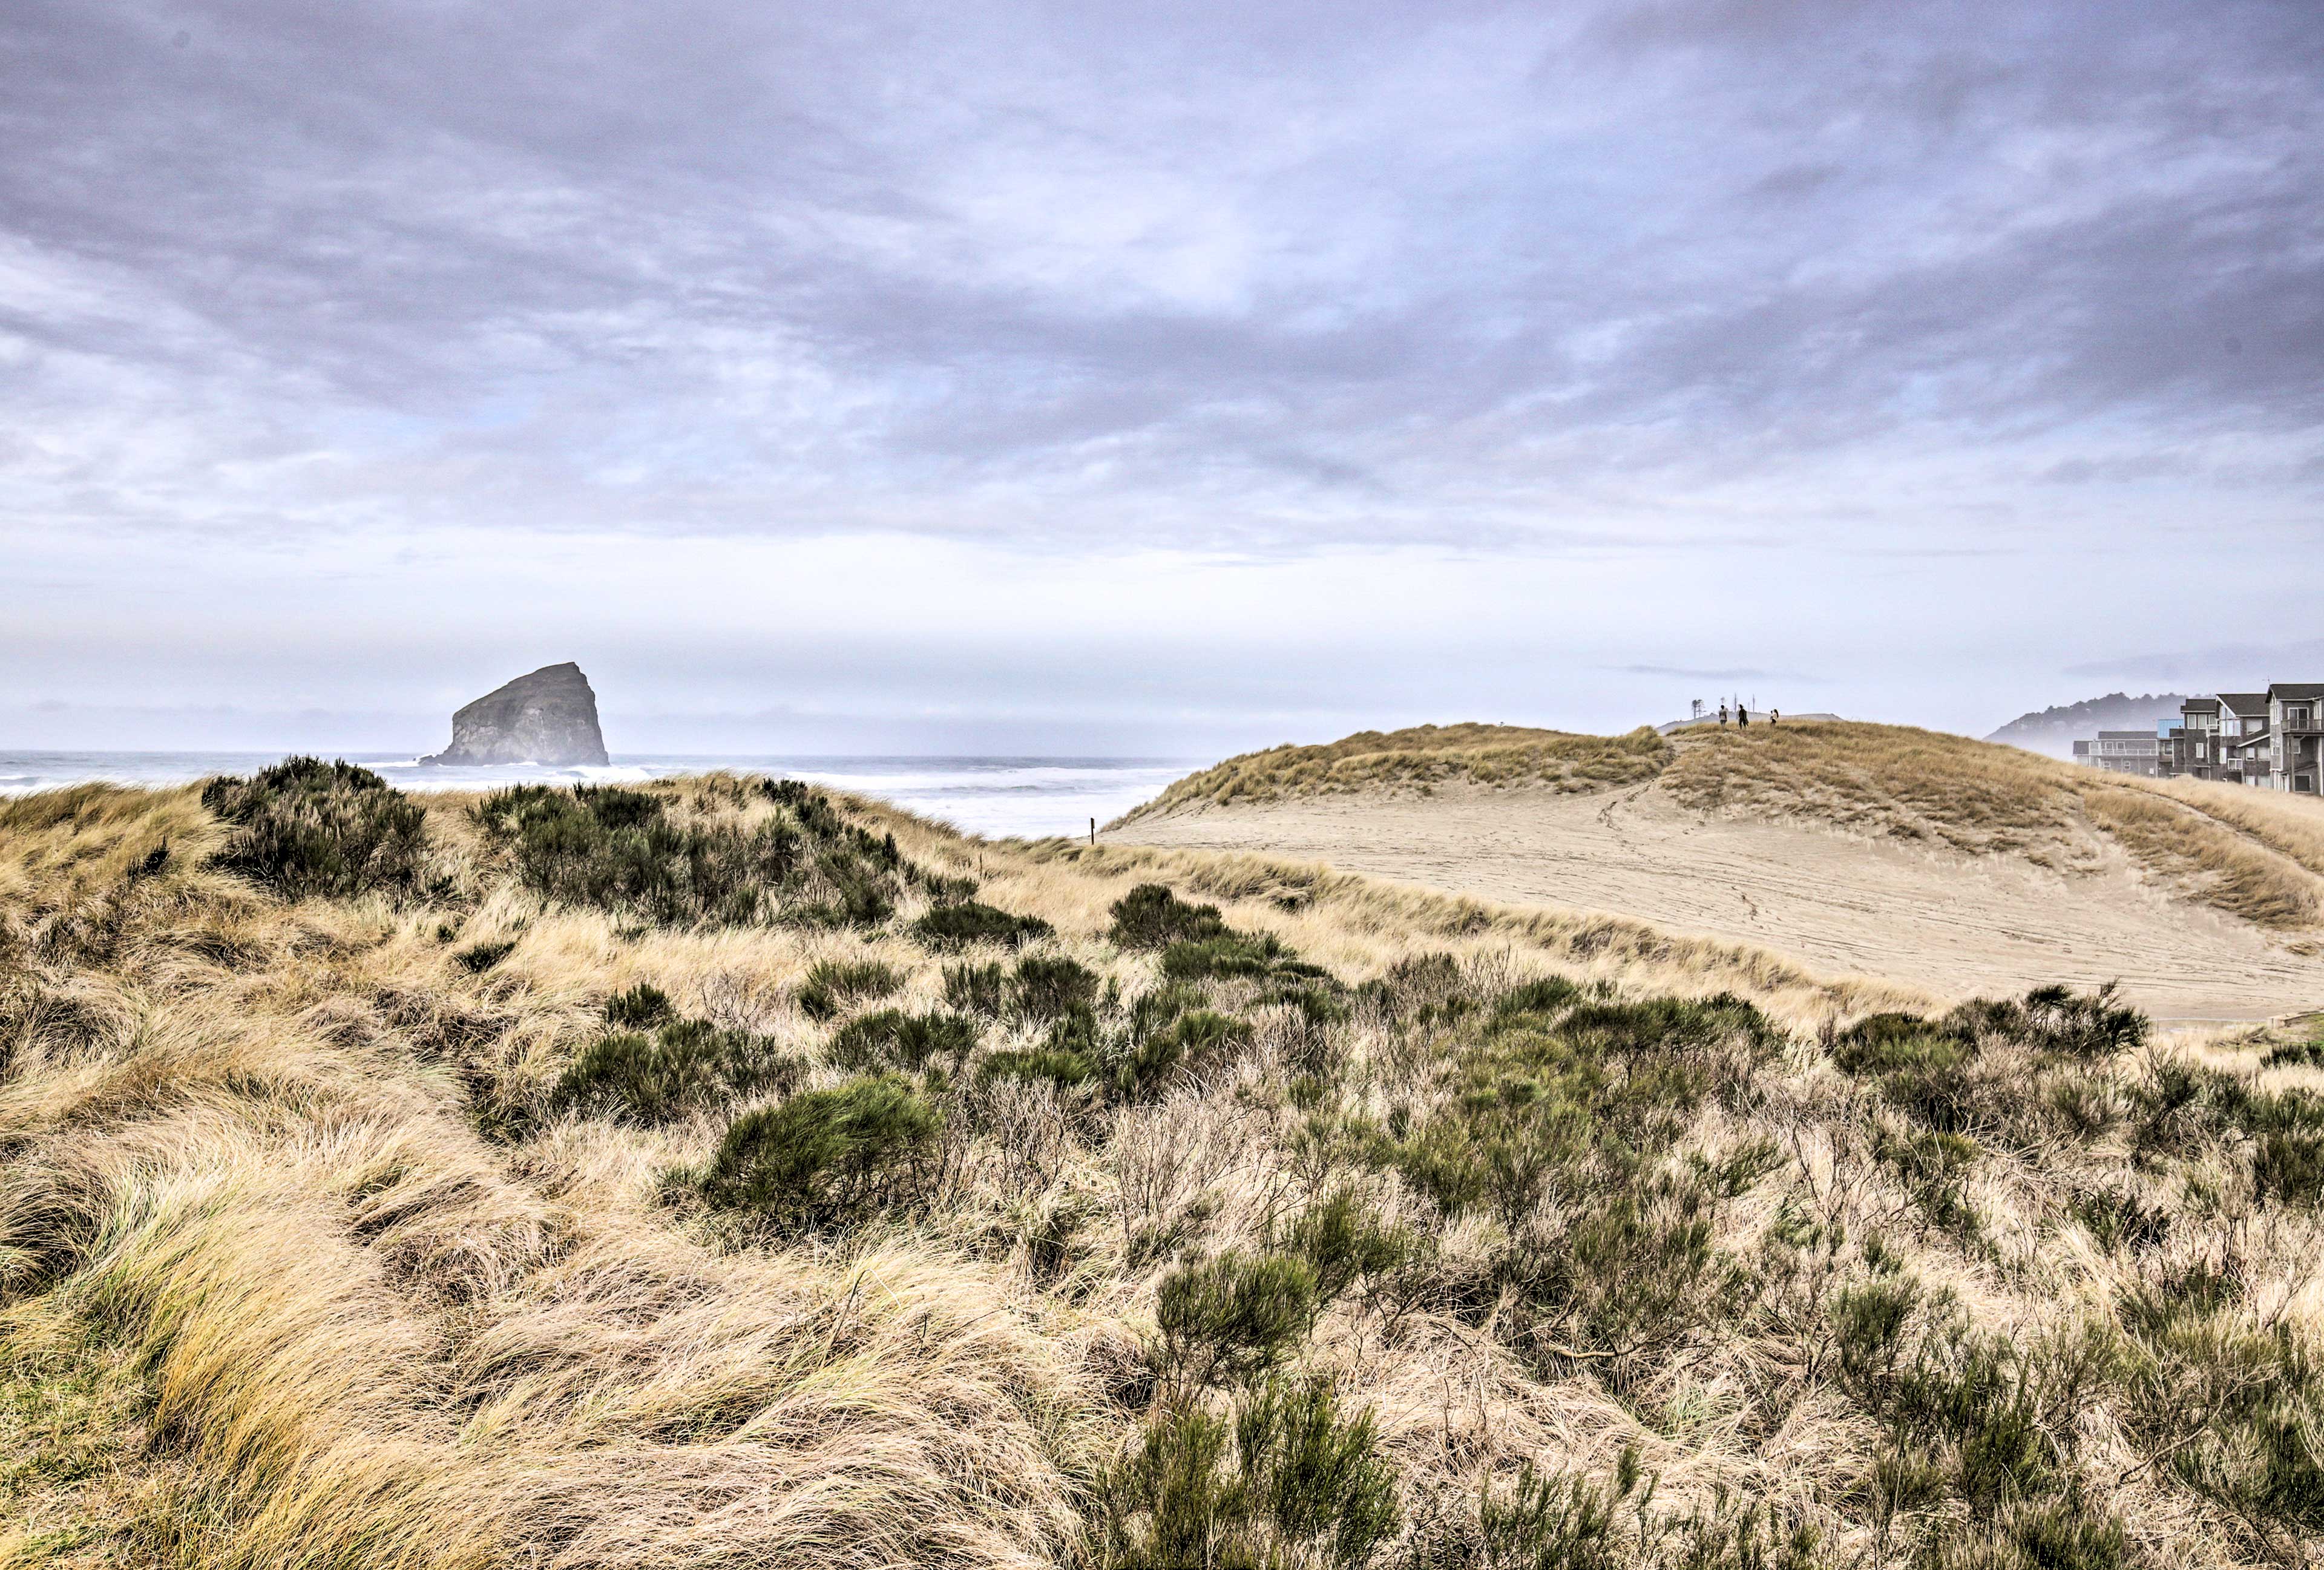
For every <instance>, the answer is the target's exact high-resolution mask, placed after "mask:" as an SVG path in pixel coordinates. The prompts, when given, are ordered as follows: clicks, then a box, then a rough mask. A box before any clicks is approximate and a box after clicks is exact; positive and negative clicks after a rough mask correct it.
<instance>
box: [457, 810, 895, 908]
mask: <svg viewBox="0 0 2324 1570" xmlns="http://www.w3.org/2000/svg"><path fill="white" fill-rule="evenodd" d="M764 794H765V797H766V799H769V800H770V801H774V802H776V803H778V804H779V807H780V808H781V810H779V811H778V812H777V813H775V814H774V815H773V816H770V817H762V818H760V819H759V820H757V821H756V822H755V823H742V822H734V821H724V820H718V819H705V818H688V819H685V820H679V819H677V818H673V817H671V815H670V812H669V802H670V801H674V800H676V798H670V799H669V800H667V801H666V799H665V797H664V796H663V795H660V794H656V793H653V792H650V791H645V790H628V789H625V788H622V787H618V786H593V785H576V786H575V787H573V788H572V789H570V790H557V789H554V788H552V787H550V786H546V785H519V786H514V787H512V788H510V789H508V790H499V791H495V792H493V794H492V795H490V796H488V797H486V798H485V799H484V801H483V802H482V803H481V804H480V805H479V806H478V807H477V808H476V809H475V816H476V820H477V822H478V824H479V825H480V827H482V828H483V829H484V834H485V837H486V839H487V841H488V842H489V843H490V844H491V845H493V846H494V847H495V848H496V849H497V850H499V851H500V852H502V853H503V854H506V855H507V856H508V857H509V859H510V862H511V864H512V866H513V867H514V869H515V871H516V873H517V875H518V877H519V878H520V879H521V881H522V882H524V884H525V885H526V886H527V887H529V888H530V889H532V890H534V891H537V892H539V893H540V894H541V895H543V896H544V897H546V898H549V899H551V900H558V901H559V902H561V903H564V904H569V905H581V906H589V907H594V908H596V909H599V910H616V911H622V912H624V913H629V914H634V915H637V916H641V917H643V918H644V919H648V920H650V921H654V922H657V923H659V924H662V925H682V924H687V923H694V922H703V923H708V924H712V925H718V926H746V925H751V924H753V923H763V922H770V921H775V920H782V921H788V922H794V923H797V924H798V925H802V926H816V927H843V926H846V927H859V928H860V927H872V926H877V925H878V924H880V923H881V922H882V921H884V920H886V919H888V917H889V916H890V914H891V913H892V912H893V911H894V909H895V900H896V897H897V895H898V893H899V891H900V889H901V887H902V885H903V884H904V883H906V882H927V874H926V873H922V872H921V871H920V869H918V868H917V867H915V866H913V865H911V864H909V863H908V862H906V861H905V860H904V858H903V857H902V856H901V855H900V854H898V852H897V850H896V844H895V839H894V836H875V835H872V834H871V833H870V832H868V831H867V830H865V829H862V828H861V827H857V826H856V825H854V824H852V823H850V822H848V821H847V820H846V818H845V817H844V816H843V815H842V813H841V812H840V811H839V809H838V808H835V807H834V806H833V805H832V803H831V802H830V800H829V799H827V798H825V797H824V796H822V795H820V794H819V793H817V792H815V791H811V790H807V789H805V788H804V787H798V786H796V782H793V781H783V782H779V783H776V782H769V783H767V784H766V786H765V787H764ZM696 805H697V806H700V805H702V804H701V803H700V802H699V801H697V803H696Z"/></svg>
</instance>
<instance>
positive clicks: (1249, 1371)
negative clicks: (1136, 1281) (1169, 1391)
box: [1154, 1251, 1317, 1384]
mask: <svg viewBox="0 0 2324 1570" xmlns="http://www.w3.org/2000/svg"><path fill="white" fill-rule="evenodd" d="M1316 1307H1317V1302H1316V1294H1315V1272H1314V1267H1312V1266H1310V1265H1309V1264H1308V1263H1307V1262H1306V1261H1305V1260H1300V1259H1294V1258H1291V1257H1289V1256H1286V1255H1283V1254H1248V1253H1243V1252H1241V1251H1228V1252H1226V1253H1223V1254H1221V1255H1219V1256H1218V1257H1217V1258H1215V1259H1209V1260H1202V1261H1196V1262H1194V1263H1193V1264H1189V1265H1182V1266H1180V1267H1179V1268H1178V1269H1176V1270H1173V1271H1171V1272H1170V1273H1169V1274H1168V1275H1167V1276H1165V1277H1163V1278H1162V1284H1161V1286H1160V1288H1157V1291H1156V1294H1155V1300H1154V1323H1155V1325H1156V1327H1157V1329H1159V1330H1160V1331H1161V1333H1162V1362H1163V1363H1164V1366H1165V1367H1166V1368H1167V1370H1168V1371H1169V1372H1170V1374H1171V1376H1172V1377H1173V1378H1175V1379H1176V1380H1178V1381H1182V1382H1185V1383H1192V1384H1210V1383H1219V1382H1234V1381H1243V1380H1248V1379H1250V1378H1253V1377H1255V1376H1257V1375H1259V1374H1263V1373H1265V1372H1267V1371H1268V1370H1270V1369H1272V1368H1275V1367H1277V1365H1279V1364H1280V1363H1281V1362H1283V1361H1284V1360H1285V1359H1286V1358H1287V1357H1289V1356H1290V1355H1291V1354H1292V1353H1294V1352H1296V1350H1298V1347H1299V1345H1300V1344H1301V1343H1302V1342H1304V1341H1305V1339H1306V1337H1307V1332H1308V1329H1309V1327H1310V1326H1312V1325H1314V1321H1315V1311H1316Z"/></svg>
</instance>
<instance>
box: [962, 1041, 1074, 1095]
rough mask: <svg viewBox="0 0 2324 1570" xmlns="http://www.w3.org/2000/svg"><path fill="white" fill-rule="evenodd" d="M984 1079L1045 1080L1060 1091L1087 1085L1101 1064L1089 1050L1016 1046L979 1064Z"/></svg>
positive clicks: (977, 1069) (979, 1071)
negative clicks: (1095, 1060) (1096, 1063)
mask: <svg viewBox="0 0 2324 1570" xmlns="http://www.w3.org/2000/svg"><path fill="white" fill-rule="evenodd" d="M976 1076H977V1078H979V1079H980V1080H984V1079H1026V1080H1045V1081H1047V1083H1049V1084H1051V1085H1056V1086H1057V1087H1058V1088H1059V1089H1060V1090H1071V1089H1073V1088H1074V1087H1075V1086H1077V1085H1087V1084H1088V1083H1090V1081H1092V1080H1093V1079H1094V1078H1096V1077H1097V1067H1096V1066H1095V1065H1094V1064H1093V1063H1091V1061H1090V1060H1089V1057H1088V1055H1087V1054H1085V1053H1081V1052H1075V1051H1073V1050H1071V1049H1070V1048H1054V1047H1035V1048H1010V1049H1008V1050H1005V1051H1001V1052H995V1053H992V1054H991V1055H990V1056H988V1057H985V1058H984V1059H983V1060H982V1062H980V1063H978V1064H977V1066H976Z"/></svg>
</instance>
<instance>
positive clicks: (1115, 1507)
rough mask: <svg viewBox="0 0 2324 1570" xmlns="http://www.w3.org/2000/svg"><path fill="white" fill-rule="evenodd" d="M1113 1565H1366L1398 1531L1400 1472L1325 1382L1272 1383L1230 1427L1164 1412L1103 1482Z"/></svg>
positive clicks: (1198, 1414)
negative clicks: (1342, 1407)
mask: <svg viewBox="0 0 2324 1570" xmlns="http://www.w3.org/2000/svg"><path fill="white" fill-rule="evenodd" d="M1098 1496H1099V1501H1100V1505H1101V1511H1102V1521H1103V1538H1102V1554H1103V1559H1104V1563H1105V1564H1106V1565H1110V1566H1113V1567H1115V1570H1185V1567H1186V1566H1194V1565H1203V1566H1213V1565H1215V1566H1220V1567H1222V1570H1224V1567H1228V1566H1237V1565H1242V1566H1254V1567H1255V1566H1261V1565H1284V1566H1288V1565H1337V1566H1342V1567H1344V1570H1353V1567H1354V1566H1359V1565H1367V1564H1369V1563H1371V1562H1372V1561H1373V1559H1374V1558H1375V1556H1377V1555H1378V1554H1379V1551H1380V1549H1381V1548H1383V1547H1386V1546H1387V1545H1388V1543H1389V1542H1390V1541H1391V1540H1393V1539H1394V1538H1395V1537H1396V1535H1397V1529H1398V1527H1399V1525H1400V1519H1399V1514H1398V1511H1397V1499H1396V1472H1395V1469H1394V1467H1393V1466H1391V1465H1390V1464H1389V1463H1388V1460H1387V1459H1386V1458H1385V1457H1383V1456H1382V1455H1380V1454H1379V1442H1378V1438H1377V1436H1376V1434H1375V1432H1374V1429H1373V1426H1372V1419H1371V1416H1370V1414H1369V1413H1364V1414H1362V1415H1360V1416H1359V1417H1357V1418H1353V1419H1352V1420H1351V1419H1349V1418H1345V1417H1343V1416H1342V1413H1341V1411H1340V1408H1339V1402H1338V1399H1337V1397H1336V1395H1335V1394H1334V1393H1333V1390H1332V1387H1331V1386H1330V1385H1329V1384H1328V1383H1326V1382H1323V1381H1300V1382H1296V1383H1289V1382H1283V1381H1270V1382H1269V1383H1268V1384H1267V1385H1266V1386H1265V1387H1264V1388H1262V1389H1259V1390H1253V1391H1251V1392H1250V1393H1248V1394H1246V1395H1245V1396H1244V1397H1243V1398H1242V1399H1240V1401H1239V1402H1238V1403H1237V1405H1236V1407H1235V1409H1234V1412H1233V1418H1232V1421H1231V1422H1229V1421H1227V1420H1226V1419H1224V1418H1218V1417H1213V1415H1211V1414H1210V1413H1208V1412H1206V1411H1203V1410H1202V1409H1201V1408H1195V1407H1188V1406H1171V1407H1166V1408H1163V1409H1162V1410H1161V1411H1159V1412H1157V1414H1156V1415H1155V1416H1154V1417H1153V1418H1149V1419H1148V1422H1147V1424H1146V1426H1145V1427H1144V1429H1143V1430H1142V1432H1141V1433H1140V1435H1139V1441H1138V1445H1137V1447H1136V1448H1135V1449H1134V1450H1133V1451H1132V1452H1131V1454H1130V1455H1129V1456H1128V1457H1126V1458H1125V1459H1124V1460H1123V1461H1122V1462H1121V1464H1119V1465H1117V1466H1115V1467H1113V1468H1111V1469H1109V1470H1108V1471H1107V1472H1106V1473H1104V1475H1103V1476H1102V1478H1101V1479H1100V1480H1099V1485H1098Z"/></svg>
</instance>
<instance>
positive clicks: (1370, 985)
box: [1356, 954, 1476, 1030]
mask: <svg viewBox="0 0 2324 1570" xmlns="http://www.w3.org/2000/svg"><path fill="white" fill-rule="evenodd" d="M1468 983H1469V978H1468V976H1467V975H1466V974H1464V973H1463V972H1462V969H1461V962H1460V961H1459V960H1458V959H1456V958H1454V957H1453V956H1452V955H1449V954H1420V955H1413V956H1409V957H1406V958H1404V959H1400V960H1398V961H1397V962H1396V963H1395V964H1394V965H1390V966H1389V967H1388V971H1387V973H1386V974H1383V975H1379V976H1375V977H1373V978H1372V979H1371V980H1370V981H1368V982H1366V983H1364V984H1363V985H1361V986H1360V987H1358V988H1357V989H1356V1001H1357V1002H1359V1003H1360V1004H1361V1005H1364V1006H1366V1007H1369V1008H1370V1009H1371V1010H1373V1011H1376V1012H1377V1013H1378V1015H1379V1018H1380V1020H1381V1021H1382V1023H1384V1024H1386V1025H1387V1026H1388V1028H1389V1029H1391V1030H1407V1029H1412V1028H1415V1027H1420V1026H1426V1025H1430V1024H1434V1023H1437V1022H1440V1021H1450V1020H1453V1019H1457V1018H1459V1017H1460V1016H1461V1015H1462V1014H1465V1013H1467V1012H1469V1011H1471V1010H1472V1009H1473V1008H1475V1006H1476V999H1475V998H1474V997H1472V996H1471V993H1470V989H1469V984H1468Z"/></svg>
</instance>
